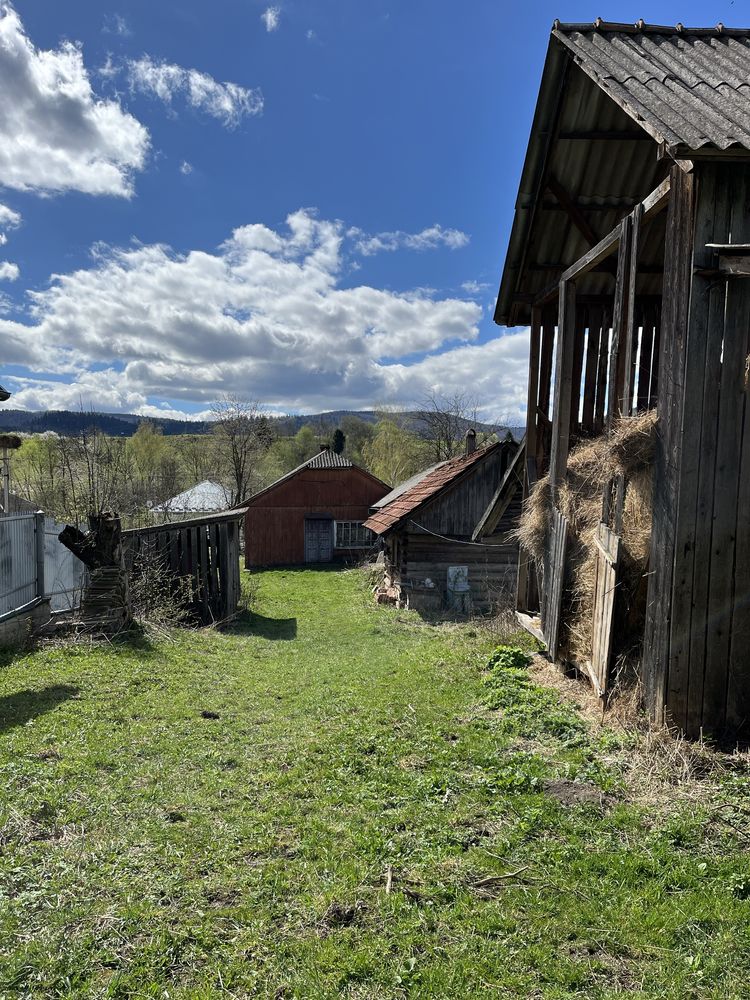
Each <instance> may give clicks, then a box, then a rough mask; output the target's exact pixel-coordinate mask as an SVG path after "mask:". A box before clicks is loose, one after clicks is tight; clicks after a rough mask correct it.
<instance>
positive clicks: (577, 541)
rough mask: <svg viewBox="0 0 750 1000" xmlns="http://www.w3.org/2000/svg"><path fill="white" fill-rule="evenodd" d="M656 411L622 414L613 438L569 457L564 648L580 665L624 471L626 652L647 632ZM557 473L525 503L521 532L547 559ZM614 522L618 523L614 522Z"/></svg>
mask: <svg viewBox="0 0 750 1000" xmlns="http://www.w3.org/2000/svg"><path fill="white" fill-rule="evenodd" d="M655 427H656V412H655V411H653V410H651V411H649V412H647V413H643V414H639V415H638V416H635V417H622V418H620V420H618V421H617V422H616V423H615V424H614V426H613V428H612V430H611V432H610V433H609V435H601V436H600V437H597V438H592V439H590V440H586V441H582V442H581V443H580V444H578V445H577V447H575V448H573V450H572V451H571V453H570V456H569V457H568V468H567V474H566V477H565V480H564V482H563V483H562V484H561V486H560V488H559V490H558V506H559V509H560V511H561V513H562V514H564V515H565V517H566V518H567V520H568V555H567V560H566V565H567V573H568V576H567V579H566V587H565V598H564V607H563V614H562V622H563V630H562V633H561V645H562V646H563V652H564V655H567V658H568V659H570V660H571V661H573V662H576V663H583V662H585V661H586V660H590V658H591V641H592V635H591V628H592V618H593V616H592V610H593V596H594V577H595V570H596V549H595V541H594V539H595V536H596V531H597V528H598V526H599V523H600V521H601V515H602V499H603V496H604V492H605V490H606V489H607V488H608V487H609V485H610V483H611V482H612V481H613V480H614V479H615V478H616V477H618V476H623V477H624V479H625V484H626V489H625V503H624V509H623V520H622V531H621V533H620V537H621V540H622V547H621V574H620V576H621V584H620V594H618V603H619V606H620V611H621V620H620V622H619V626H620V627H619V628H618V636H617V639H618V651H625V650H627V649H628V647H629V646H632V644H633V643H634V642H635V641H636V639H637V638H638V637H639V636H640V633H641V631H642V618H643V609H644V605H645V580H646V572H647V569H648V556H649V545H650V540H651V516H652V497H651V491H652V478H653V477H652V470H653V454H654V437H655ZM551 510H552V494H551V489H550V483H549V478H548V477H547V476H544V477H543V478H542V479H540V480H539V481H538V482H537V484H536V486H535V488H534V490H533V491H532V493H531V495H530V496H529V497H528V499H527V500H526V501H525V502H524V509H523V513H522V515H521V521H520V524H519V527H518V529H517V532H516V538H517V540H518V542H519V543H520V545H521V546H522V547H523V548H524V549H525V550H526V551H527V552H529V553H530V554H531V556H532V557H533V558H534V559H535V561H536V562H537V563H538V564H540V563H541V560H542V557H543V554H544V546H545V538H546V535H547V530H548V526H549V523H550V515H551ZM610 526H611V527H612V526H613V525H612V524H610Z"/></svg>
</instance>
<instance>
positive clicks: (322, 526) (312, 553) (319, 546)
mask: <svg viewBox="0 0 750 1000" xmlns="http://www.w3.org/2000/svg"><path fill="white" fill-rule="evenodd" d="M332 558H333V521H331V520H329V519H324V518H308V519H307V520H306V521H305V562H306V563H327V562H330V561H331V559H332Z"/></svg>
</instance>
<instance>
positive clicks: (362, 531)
mask: <svg viewBox="0 0 750 1000" xmlns="http://www.w3.org/2000/svg"><path fill="white" fill-rule="evenodd" d="M333 523H334V548H336V549H371V548H372V547H373V545H374V544H375V534H374V532H372V531H370V529H369V528H363V527H362V521H334V522H333Z"/></svg>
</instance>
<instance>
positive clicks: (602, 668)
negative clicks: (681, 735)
mask: <svg viewBox="0 0 750 1000" xmlns="http://www.w3.org/2000/svg"><path fill="white" fill-rule="evenodd" d="M495 320H496V322H497V323H499V324H501V325H504V326H512V327H518V326H521V325H526V324H529V325H530V330H531V333H530V340H531V350H530V371H529V387H528V408H527V421H528V422H527V432H526V445H527V458H526V468H525V474H524V480H525V481H524V489H525V492H526V494H527V495H529V494H530V495H531V500H533V499H534V496H535V494H534V491H535V489H537V488H538V487H537V484H540V485H541V482H542V477H546V478H545V479H544V484H545V489H546V490H547V491H548V494H549V497H550V501H549V504H550V510H549V517H548V519H547V526H546V535H545V537H544V550H543V554H542V556H541V558H538V559H536V560H535V561H531V562H528V561H526V560H524V559H522V561H521V572H520V574H519V585H518V602H519V603H518V606H519V611H520V613H521V616H522V620H523V621H524V622H525V623H526V624H527V625H528V626H529V627H530V628H531V629H533V630H535V631H540V632H541V634H542V636H543V638H544V641H545V643H546V645H547V647H548V650H549V653H550V655H551V656H552V657H553V658H556V657H557V658H560V657H561V656H562V658H567V657H566V656H565V644H566V642H567V638H566V628H567V626H568V619H569V616H570V614H571V613H572V612H571V604H570V596H571V590H572V581H571V560H572V559H573V557H574V555H575V553H576V552H577V551H578V547H579V546H580V544H581V538H580V535H579V534H578V531H577V528H576V526H575V524H573V523H572V522H570V520H569V518H568V517H566V516H565V514H564V513H563V510H562V508H563V506H564V503H563V501H564V500H565V497H566V491H570V490H571V489H575V488H578V487H577V486H576V484H574V483H573V482H572V480H571V474H570V465H571V463H572V462H573V458H574V456H575V455H576V453H577V449H580V448H581V446H582V442H586V441H587V440H589V441H594V440H596V439H598V438H599V436H602V435H604V436H605V437H604V439H603V441H604V445H603V446H604V447H605V448H606V446H607V444H608V443H609V444H612V442H613V435H614V434H615V433H616V432H617V433H621V432H622V428H623V426H625V431H624V433H627V425H630V424H632V420H631V419H630V418H633V417H634V416H635V417H636V419H637V416H636V415H637V414H640V413H643V412H644V411H648V410H655V420H654V422H653V426H654V428H655V431H654V434H653V453H652V460H651V461H652V465H651V469H652V477H653V478H652V480H651V481H652V484H653V486H652V489H651V490H649V495H648V496H647V497H646V501H647V502H648V503H649V504H650V505H652V508H653V509H652V513H651V514H650V515H649V517H650V541H649V542H648V545H647V548H646V560H647V561H646V565H645V566H644V568H643V572H642V583H643V591H644V595H645V596H644V605H643V616H642V619H641V622H640V637H639V638H640V655H639V658H638V667H637V670H638V672H639V674H640V680H641V682H642V685H643V690H644V693H645V700H646V703H647V707H648V710H649V712H650V715H651V717H652V719H653V720H654V721H655V722H657V723H660V722H662V721H666V722H668V723H669V724H671V725H674V726H676V727H679V728H680V729H682V730H683V731H684V732H686V733H688V734H689V735H692V736H697V735H698V734H699V733H701V732H703V733H706V734H714V735H719V734H726V735H728V734H737V733H739V732H741V731H745V732H746V731H747V729H748V724H749V723H750V658H748V648H750V518H748V511H749V510H750V409H748V391H749V389H750V379H749V376H748V371H749V370H750V30H748V29H729V28H725V27H723V26H722V25H718V26H717V27H715V28H686V27H683V26H682V25H679V24H678V25H677V26H676V27H662V26H656V25H649V24H644V23H643V22H642V21H639V22H638V23H637V24H611V23H606V22H602V21H596V22H595V23H594V24H560V23H559V22H555V24H554V25H553V28H552V35H551V38H550V42H549V48H548V52H547V57H546V62H545V65H544V71H543V75H542V81H541V87H540V92H539V98H538V102H537V106H536V111H535V114H534V120H533V125H532V130H531V137H530V140H529V146H528V151H527V154H526V160H525V163H524V167H523V172H522V176H521V182H520V189H519V194H518V198H517V202H516V210H515V218H514V222H513V228H512V233H511V236H510V244H509V249H508V253H507V257H506V261H505V267H504V271H503V274H502V280H501V285H500V291H499V296H498V300H497V309H496V313H495ZM553 373H554V374H553ZM623 418H624V419H623ZM602 454H605V452H604V451H603V452H602ZM630 485H631V484H630V482H629V480H628V476H627V475H626V474H624V473H621V474H617V475H615V476H614V478H613V480H612V481H611V482H608V483H607V484H606V487H605V489H604V490H602V493H601V496H602V507H601V516H600V519H599V524H598V526H597V527H596V572H595V576H594V579H593V584H592V586H593V592H592V593H593V609H592V616H591V623H592V628H591V636H590V645H589V649H588V653H587V655H586V656H582V657H580V658H579V659H580V660H584V661H585V662H577V666H579V667H581V668H582V669H584V670H586V671H587V672H588V674H589V675H590V677H591V678H592V680H593V683H594V686H595V689H596V690H597V693H598V694H599V695H600V696H602V697H606V695H607V691H608V688H609V685H610V683H611V677H612V667H613V663H614V662H615V658H616V657H617V656H619V655H621V654H623V653H625V652H626V651H625V650H623V649H622V648H621V647H620V646H619V645H618V642H619V631H618V623H619V622H621V621H622V620H623V618H622V614H623V612H624V611H625V612H627V611H628V609H623V608H622V607H620V608H618V603H621V597H622V594H623V588H622V586H621V580H622V577H621V572H622V570H623V566H622V560H621V558H620V553H621V548H622V539H623V537H624V535H625V534H626V533H627V530H628V527H629V525H628V518H629V517H630V516H634V515H633V510H632V506H631V507H629V506H628V502H627V497H628V492H629V490H630ZM539 496H540V494H536V497H537V499H538V497H539ZM530 502H531V501H530ZM629 510H630V511H631V514H629V513H628V511H629ZM637 513H638V511H637V510H636V511H635V514H637ZM561 650H562V652H561Z"/></svg>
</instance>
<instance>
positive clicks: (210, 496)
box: [151, 479, 232, 521]
mask: <svg viewBox="0 0 750 1000" xmlns="http://www.w3.org/2000/svg"><path fill="white" fill-rule="evenodd" d="M231 506H232V494H231V491H230V490H228V489H227V488H226V487H225V486H223V485H222V484H221V483H217V482H214V481H213V480H211V479H204V480H203V482H201V483H196V485H195V486H191V487H190V489H189V490H184V491H183V492H182V493H178V494H177V495H176V496H173V497H171V498H170V499H169V500H164V501H163V502H162V503H160V504H156V505H155V506H154V507H152V508H151V512H152V513H153V514H154V515H156V516H157V518H158V519H162V518H164V519H165V520H167V521H185V520H188V519H190V518H194V517H198V516H201V515H203V514H213V513H216V512H217V511H222V510H227V509H228V508H230V507H231Z"/></svg>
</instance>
